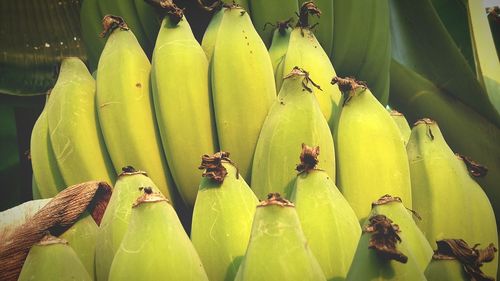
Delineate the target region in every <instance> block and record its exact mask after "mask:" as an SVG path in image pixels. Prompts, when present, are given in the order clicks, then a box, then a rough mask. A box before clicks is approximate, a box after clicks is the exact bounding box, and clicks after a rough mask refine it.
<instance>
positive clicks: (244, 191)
mask: <svg viewBox="0 0 500 281" xmlns="http://www.w3.org/2000/svg"><path fill="white" fill-rule="evenodd" d="M228 156H229V153H227V152H218V153H216V154H214V155H212V156H209V155H204V156H203V157H202V164H201V166H200V168H201V169H204V170H205V172H204V173H203V177H204V178H203V179H202V181H201V183H200V190H199V191H198V197H197V198H196V204H195V205H194V211H193V223H192V228H191V240H192V241H193V245H194V247H195V248H196V250H197V252H198V254H199V255H200V258H201V261H202V262H203V265H204V267H205V271H206V272H207V276H208V279H209V280H212V281H217V280H220V281H223V280H234V277H235V275H236V273H237V272H238V268H239V266H240V262H241V260H242V259H243V256H244V254H245V251H246V249H247V246H248V240H249V238H250V231H251V228H252V220H253V217H254V214H255V206H256V205H257V204H258V203H259V200H258V199H257V197H256V196H255V194H254V193H253V191H252V190H251V189H250V187H249V186H248V184H247V183H246V182H245V180H244V179H243V178H242V177H241V175H239V174H238V169H237V168H236V166H234V164H233V163H232V161H231V160H230V159H229V158H228Z"/></svg>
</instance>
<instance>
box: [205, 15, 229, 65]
mask: <svg viewBox="0 0 500 281" xmlns="http://www.w3.org/2000/svg"><path fill="white" fill-rule="evenodd" d="M224 14H225V13H224V9H223V8H222V9H220V10H218V11H216V12H215V13H214V15H213V16H212V18H211V19H210V22H209V23H208V26H207V29H206V30H205V33H204V34H203V39H202V40H201V48H202V49H203V51H205V54H206V55H207V59H208V61H209V62H210V64H211V63H212V57H213V53H214V47H215V42H216V41H217V35H219V29H220V25H221V23H222V19H223V18H224ZM210 68H211V67H210Z"/></svg>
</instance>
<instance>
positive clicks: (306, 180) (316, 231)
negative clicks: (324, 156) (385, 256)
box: [290, 146, 427, 280]
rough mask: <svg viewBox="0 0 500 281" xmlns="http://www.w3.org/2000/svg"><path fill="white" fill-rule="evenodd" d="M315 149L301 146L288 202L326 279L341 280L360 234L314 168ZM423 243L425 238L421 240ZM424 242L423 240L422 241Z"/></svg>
mask: <svg viewBox="0 0 500 281" xmlns="http://www.w3.org/2000/svg"><path fill="white" fill-rule="evenodd" d="M318 153H319V147H315V148H312V147H308V146H303V147H302V153H301V157H300V159H301V163H300V164H299V165H297V170H298V171H299V174H297V177H296V178H295V181H294V183H293V187H292V192H291V196H290V200H291V201H292V202H295V209H296V210H297V214H298V216H299V220H300V224H301V226H302V229H303V231H304V235H305V237H306V239H307V243H308V245H309V247H311V252H312V253H313V254H314V256H315V257H316V258H317V260H318V262H319V264H320V266H321V268H322V269H323V273H324V274H325V277H326V279H327V280H336V279H344V278H345V277H346V275H347V272H348V271H349V267H350V266H351V262H352V259H353V257H354V252H355V251H356V246H357V244H358V237H359V236H360V235H361V228H360V226H359V222H358V218H357V217H356V214H355V213H354V210H353V209H352V208H351V206H349V203H348V202H347V200H345V198H344V197H343V196H342V194H341V193H340V191H339V190H338V189H337V187H336V186H335V182H334V181H333V179H332V178H331V177H330V176H329V175H328V173H327V172H325V171H324V170H321V169H318V168H316V164H318V162H319V161H318ZM424 240H425V237H424ZM425 241H426V242H427V240H425Z"/></svg>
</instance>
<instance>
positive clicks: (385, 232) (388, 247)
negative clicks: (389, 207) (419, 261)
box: [363, 215, 408, 263]
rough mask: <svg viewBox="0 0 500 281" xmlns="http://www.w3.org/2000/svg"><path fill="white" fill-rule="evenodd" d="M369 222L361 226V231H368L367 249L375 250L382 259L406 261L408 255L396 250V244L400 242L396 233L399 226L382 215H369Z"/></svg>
mask: <svg viewBox="0 0 500 281" xmlns="http://www.w3.org/2000/svg"><path fill="white" fill-rule="evenodd" d="M369 222H370V223H369V224H368V225H367V226H365V227H364V228H363V232H365V233H370V234H371V238H370V242H369V246H368V248H369V249H373V250H375V251H376V253H377V255H378V256H379V257H380V258H382V259H384V260H395V261H398V262H400V263H406V262H407V261H408V257H407V256H406V255H405V254H403V253H402V252H400V251H398V249H397V248H396V244H397V243H398V242H401V237H399V235H398V233H399V232H401V231H400V230H399V226H398V225H397V224H393V223H392V220H390V219H389V218H387V217H386V216H384V215H375V216H372V217H370V219H369Z"/></svg>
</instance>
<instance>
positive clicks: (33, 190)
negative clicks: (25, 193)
mask: <svg viewBox="0 0 500 281" xmlns="http://www.w3.org/2000/svg"><path fill="white" fill-rule="evenodd" d="M31 194H32V197H33V200H38V199H42V195H40V190H39V189H38V184H37V183H36V179H35V175H33V176H31Z"/></svg>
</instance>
